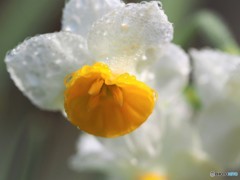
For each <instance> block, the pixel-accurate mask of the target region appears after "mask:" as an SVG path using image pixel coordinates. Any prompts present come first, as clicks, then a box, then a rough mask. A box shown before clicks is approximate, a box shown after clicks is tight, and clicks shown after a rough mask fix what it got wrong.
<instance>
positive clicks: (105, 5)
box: [62, 0, 123, 37]
mask: <svg viewBox="0 0 240 180" xmlns="http://www.w3.org/2000/svg"><path fill="white" fill-rule="evenodd" d="M119 6H123V3H122V2H121V1H120V0H70V1H69V2H68V3H67V4H66V6H65V8H64V11H63V20H62V26H63V27H62V30H64V31H70V32H74V33H77V34H80V35H82V36H83V37H86V35H87V33H88V31H89V29H90V28H91V26H92V24H93V22H95V21H96V20H97V19H99V18H101V17H102V16H103V15H104V14H106V13H108V12H110V11H111V10H113V9H114V8H116V7H119Z"/></svg>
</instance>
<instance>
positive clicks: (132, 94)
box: [5, 0, 189, 137]
mask: <svg viewBox="0 0 240 180" xmlns="http://www.w3.org/2000/svg"><path fill="white" fill-rule="evenodd" d="M172 36H173V28H172V24H171V23H169V22H168V19H167V16H166V15H165V14H164V12H163V10H162V8H161V5H160V3H158V2H157V1H152V2H144V3H140V4H134V3H132V4H127V5H126V4H124V3H123V2H121V1H118V0H112V1H110V0H97V1H96V0H94V1H93V0H71V1H69V2H68V3H67V4H66V7H65V9H64V14H63V31H61V32H57V33H51V34H45V35H40V36H36V37H33V38H30V39H27V40H25V41H24V42H23V43H22V44H20V45H19V46H17V47H16V48H15V49H13V50H12V51H11V52H10V53H8V54H7V56H6V58H5V62H6V64H7V69H8V71H9V73H10V75H11V78H12V79H13V80H14V82H15V84H16V85H17V87H18V88H19V89H20V90H21V91H22V92H23V93H24V94H25V95H26V96H27V97H28V98H29V99H30V100H31V101H32V102H33V103H34V104H35V105H36V106H38V107H39V108H42V109H46V110H59V111H63V107H64V108H65V111H66V114H67V116H68V119H69V120H70V122H71V123H73V124H74V125H76V126H78V127H79V128H80V129H82V130H84V131H86V132H88V133H91V134H94V135H98V136H104V137H114V136H120V135H123V134H126V133H129V132H131V131H133V130H134V129H136V128H137V127H138V126H140V125H141V124H142V123H143V122H144V121H145V120H146V119H147V118H148V117H149V116H150V114H151V113H152V111H153V108H154V104H155V101H156V98H155V92H154V91H153V90H152V89H151V88H149V87H148V86H147V85H146V84H149V85H150V86H153V87H155V89H156V90H159V89H161V88H158V86H164V87H165V89H164V90H163V89H161V91H162V93H163V94H164V93H166V94H174V93H175V92H176V91H173V92H172V91H171V89H174V88H171V86H176V87H177V89H178V90H180V89H182V88H183V87H184V86H185V84H186V82H187V76H188V73H189V65H188V58H187V57H186V55H185V54H184V52H183V51H182V50H181V49H180V48H179V47H177V46H176V45H173V44H171V43H170V41H171V40H172ZM160 58H162V59H165V61H168V63H162V62H161V61H159V59H160ZM175 62H176V63H175ZM158 67H159V68H158ZM159 70H161V72H159ZM172 74H176V75H178V77H177V76H174V77H173V76H172ZM134 76H135V77H137V79H139V80H136V78H135V77H134ZM158 76H159V77H158ZM64 78H65V86H66V87H64V83H63V81H64ZM173 81H177V82H178V84H177V85H175V83H172V82H173ZM164 97H165V95H164ZM164 97H161V94H160V95H159V98H160V99H162V101H166V102H168V101H171V98H169V99H165V98H164Z"/></svg>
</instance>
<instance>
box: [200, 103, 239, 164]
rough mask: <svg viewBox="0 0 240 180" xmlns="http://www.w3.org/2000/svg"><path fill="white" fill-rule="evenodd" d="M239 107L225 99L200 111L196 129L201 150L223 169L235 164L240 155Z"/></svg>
mask: <svg viewBox="0 0 240 180" xmlns="http://www.w3.org/2000/svg"><path fill="white" fill-rule="evenodd" d="M239 117H240V111H239V106H236V104H234V103H233V102H229V101H228V100H227V99H225V100H220V101H218V102H215V103H213V104H211V105H210V106H208V107H207V108H205V109H202V111H201V113H200V114H199V117H198V118H197V127H198V130H199V133H200V136H201V140H202V143H203V149H204V150H205V151H206V152H207V153H208V154H209V155H210V157H211V158H212V159H213V160H215V162H217V163H218V164H219V165H221V166H222V167H224V168H228V167H229V166H231V165H233V164H234V163H236V161H237V158H238V157H239V155H240V153H239V152H240V144H239V143H238V142H239V137H240V121H239Z"/></svg>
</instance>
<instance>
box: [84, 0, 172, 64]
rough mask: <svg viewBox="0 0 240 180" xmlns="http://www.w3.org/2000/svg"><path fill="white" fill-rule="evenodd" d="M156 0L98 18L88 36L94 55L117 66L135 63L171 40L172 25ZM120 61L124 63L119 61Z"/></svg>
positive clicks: (126, 7) (131, 5)
mask: <svg viewBox="0 0 240 180" xmlns="http://www.w3.org/2000/svg"><path fill="white" fill-rule="evenodd" d="M159 5H160V4H159V3H158V2H157V1H152V2H144V3H138V4H133V3H132V4H127V5H126V6H124V7H120V8H116V9H115V10H114V11H112V12H111V13H108V14H107V15H105V16H104V17H103V18H101V19H100V20H99V21H97V22H96V23H95V24H94V25H93V27H92V29H91V31H90V32H89V36H88V47H89V49H90V51H91V52H92V53H93V54H94V55H95V58H96V59H97V60H98V61H99V60H103V61H106V62H107V63H109V64H110V66H111V65H112V64H116V66H122V65H125V66H128V65H132V64H133V63H132V62H129V61H134V58H127V57H132V56H136V55H137V54H139V55H142V54H144V53H145V52H146V51H147V50H148V49H151V48H154V47H155V46H161V45H163V44H166V43H168V42H170V41H171V40H172V36H173V27H172V24H171V23H169V21H168V18H167V16H166V15H165V13H164V11H163V10H162V8H161V7H160V6H159ZM119 59H121V61H126V62H125V63H121V64H119Z"/></svg>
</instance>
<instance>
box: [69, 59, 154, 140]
mask: <svg viewBox="0 0 240 180" xmlns="http://www.w3.org/2000/svg"><path fill="white" fill-rule="evenodd" d="M65 86H66V90H65V93H64V96H65V102H64V106H65V110H66V113H67V116H68V119H69V120H70V122H71V123H72V124H74V125H75V126H77V127H79V128H80V129H81V130H83V131H85V132H88V133H90V134H93V135H96V136H101V137H117V136H121V135H124V134H127V133H129V132H131V131H133V130H134V129H136V128H137V127H139V126H140V125H141V124H142V123H143V122H144V121H146V119H147V118H148V117H149V115H150V114H151V113H152V111H153V108H154V105H155V100H156V93H155V91H154V90H152V89H151V88H149V87H148V86H147V85H146V84H145V83H143V82H141V81H138V80H137V79H136V78H135V77H134V76H131V75H129V74H128V73H124V74H114V73H113V72H112V71H111V70H110V68H109V67H108V66H107V65H106V64H103V63H96V64H94V65H92V66H88V65H86V66H83V67H82V68H81V69H79V70H77V71H76V72H74V73H72V74H70V75H68V76H67V77H66V78H65Z"/></svg>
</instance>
